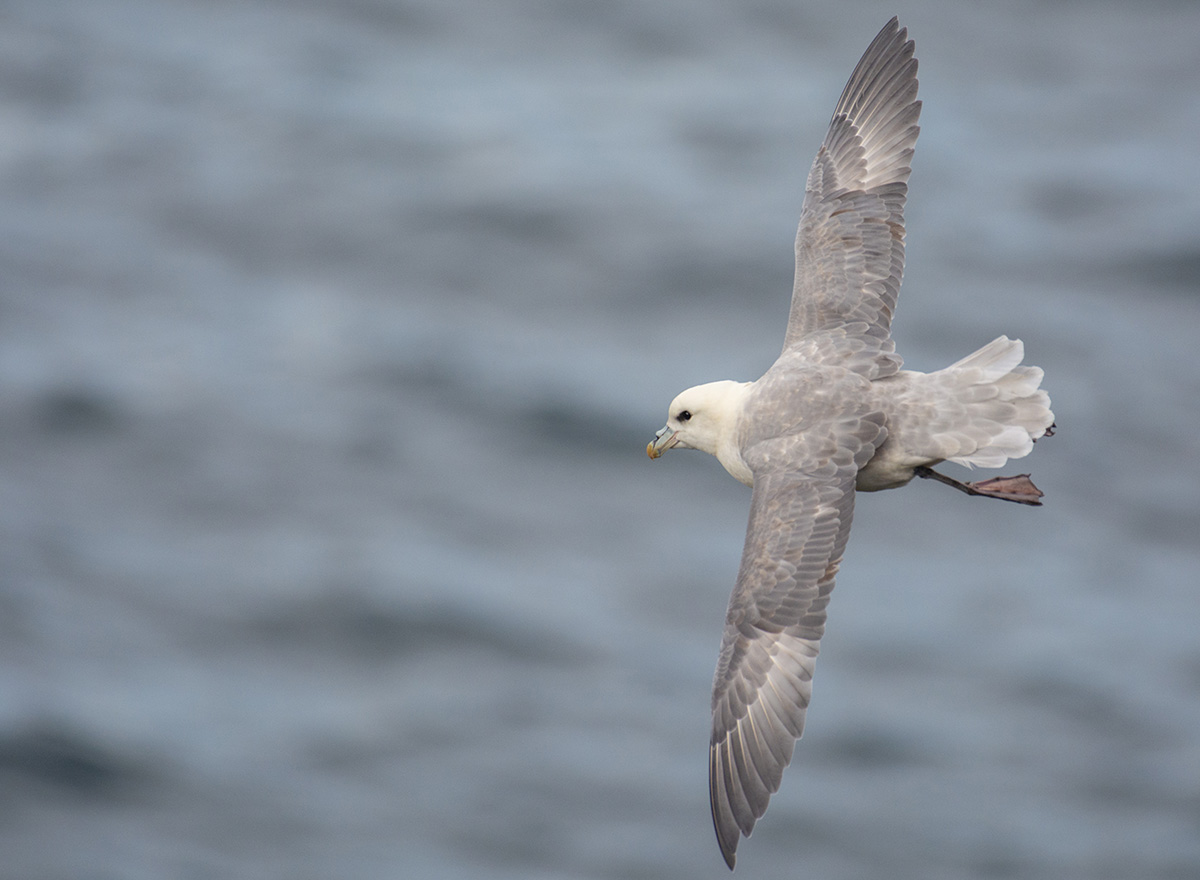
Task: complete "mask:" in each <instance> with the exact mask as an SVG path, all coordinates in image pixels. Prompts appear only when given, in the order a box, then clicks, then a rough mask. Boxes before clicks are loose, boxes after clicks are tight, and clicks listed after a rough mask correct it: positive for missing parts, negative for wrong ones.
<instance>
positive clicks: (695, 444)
mask: <svg viewBox="0 0 1200 880" xmlns="http://www.w3.org/2000/svg"><path fill="white" fill-rule="evenodd" d="M749 384H750V383H748V382H732V381H729V380H725V381H722V382H709V383H708V384H707V385H697V386H695V387H694V388H689V389H688V390H687V391H684V392H683V393H682V394H680V395H679V396H678V397H676V398H675V399H674V400H672V401H671V408H670V410H669V411H668V412H667V423H666V424H665V425H663V427H662V428H660V429H659V431H658V433H656V434H655V435H654V440H653V441H652V442H651V443H650V445H648V446H647V447H646V454H647V455H649V456H650V457H651V458H658V457H659V456H660V455H662V454H663V453H664V452H666V451H667V450H668V449H672V448H674V447H676V446H679V447H681V448H683V449H699V450H700V451H701V452H707V453H709V454H710V455H716V456H717V457H718V458H720V457H721V456H720V454H719V453H720V450H721V449H722V447H723V446H727V445H728V444H730V443H732V442H733V440H734V437H733V434H734V431H735V429H736V427H737V423H738V416H739V415H740V413H741V409H742V401H743V398H744V395H745V389H746V387H747V386H748V385H749Z"/></svg>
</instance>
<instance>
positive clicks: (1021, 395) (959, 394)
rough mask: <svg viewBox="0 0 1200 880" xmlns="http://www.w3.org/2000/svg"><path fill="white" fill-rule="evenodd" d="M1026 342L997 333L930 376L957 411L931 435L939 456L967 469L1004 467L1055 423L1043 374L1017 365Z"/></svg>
mask: <svg viewBox="0 0 1200 880" xmlns="http://www.w3.org/2000/svg"><path fill="white" fill-rule="evenodd" d="M1024 356H1025V346H1024V345H1023V344H1022V342H1021V340H1019V339H1009V338H1008V337H1007V336H1001V337H999V338H998V339H994V340H992V341H991V342H989V343H988V344H987V345H985V346H984V347H983V348H981V349H979V350H978V351H976V352H974V353H973V354H969V355H967V356H966V357H965V358H963V359H962V360H960V361H958V362H957V363H955V364H951V365H950V366H949V367H946V368H945V369H944V370H938V371H937V372H936V373H931V374H930V378H931V379H933V380H934V381H936V382H938V383H939V384H941V385H943V387H944V388H945V390H946V393H947V397H948V401H947V403H948V405H949V406H951V407H952V408H953V409H955V410H958V411H959V412H957V413H956V414H955V418H953V419H952V420H950V424H949V425H947V427H946V428H944V429H943V430H941V431H939V432H938V433H937V434H935V436H934V437H933V440H934V441H935V443H937V444H938V447H939V449H940V450H941V451H942V452H943V453H944V454H943V455H942V458H944V459H945V460H947V461H952V462H954V463H955V464H961V465H966V466H967V467H973V466H975V467H1002V466H1003V465H1004V463H1005V462H1006V461H1008V459H1010V458H1021V457H1022V456H1025V455H1028V454H1029V453H1030V451H1031V450H1032V449H1033V441H1035V440H1037V439H1038V438H1039V437H1041V436H1043V435H1044V434H1045V433H1046V431H1047V430H1048V429H1049V428H1050V426H1051V425H1052V424H1053V422H1054V413H1052V412H1051V411H1050V395H1048V394H1047V393H1046V392H1045V391H1043V390H1042V389H1041V388H1040V387H1039V386H1040V385H1041V382H1042V376H1043V373H1042V371H1041V369H1039V368H1038V367H1031V366H1026V365H1023V364H1022V363H1021V360H1022V358H1024Z"/></svg>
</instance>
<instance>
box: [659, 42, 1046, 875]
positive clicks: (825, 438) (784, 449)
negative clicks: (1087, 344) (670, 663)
mask: <svg viewBox="0 0 1200 880" xmlns="http://www.w3.org/2000/svg"><path fill="white" fill-rule="evenodd" d="M916 72H917V62H916V59H915V58H914V57H913V43H912V42H911V41H909V40H908V39H907V33H906V31H905V30H904V29H902V28H900V26H899V24H898V23H897V21H896V19H892V20H891V21H890V22H888V24H887V25H886V26H885V27H884V28H883V30H882V31H880V33H879V35H878V36H877V37H876V38H875V40H874V41H873V42H872V43H871V45H870V46H869V47H868V48H867V50H866V52H865V53H864V55H863V56H862V59H861V60H860V61H859V63H858V66H857V67H856V68H855V70H854V73H853V74H852V75H851V77H850V80H849V82H848V83H847V84H846V88H845V90H844V91H843V93H842V96H841V99H840V100H839V102H838V105H837V109H836V110H835V111H834V115H833V119H832V121H831V123H830V126H829V131H828V133H827V134H826V136H825V140H824V142H823V143H822V145H821V148H820V150H819V151H818V153H817V157H816V159H815V161H814V162H813V166H812V170H811V171H810V173H809V176H808V182H807V186H806V192H805V197H804V205H803V208H802V210H801V217H800V225H799V230H798V232H797V235H796V278H795V286H794V289H793V294H792V306H791V312H790V314H789V318H788V326H787V332H786V335H785V341H784V348H783V352H782V354H781V355H780V357H779V359H778V360H777V361H776V362H775V364H774V365H773V366H772V367H771V368H770V369H769V370H768V371H767V372H766V373H765V374H764V375H763V376H762V378H760V379H759V380H758V381H756V382H729V381H726V382H714V383H709V384H707V385H700V386H696V387H694V388H690V389H688V390H687V391H684V392H683V393H682V394H680V395H679V396H678V397H677V398H676V399H675V400H674V401H673V402H672V404H671V409H670V411H669V413H668V421H667V424H666V426H664V428H663V429H662V430H660V431H659V432H658V434H657V435H656V439H655V440H654V442H653V443H651V444H650V446H649V447H648V451H649V453H650V456H651V457H652V458H657V457H658V456H659V455H661V454H662V453H663V452H665V451H666V450H667V449H670V448H673V447H677V446H678V447H681V448H695V449H701V450H704V451H706V452H710V453H712V454H713V455H716V456H717V458H718V459H720V461H721V463H722V464H723V465H724V466H725V468H726V470H728V471H729V472H730V473H731V474H732V475H733V476H735V477H736V478H737V479H739V480H741V481H742V482H743V483H746V484H747V485H750V486H752V487H753V494H752V496H751V501H750V521H749V524H748V526H747V530H746V542H745V547H744V549H743V552H742V561H741V566H740V568H739V571H738V576H737V583H736V585H735V587H734V590H733V595H732V597H731V599H730V602H729V609H728V612H727V614H726V618H725V629H724V634H723V636H722V640H721V650H720V655H719V659H718V662H717V670H716V675H715V677H714V680H713V694H712V717H713V727H712V738H711V742H710V751H709V792H710V800H711V806H712V817H713V825H714V828H715V829H716V834H717V840H718V842H719V844H720V847H721V852H722V855H723V856H724V858H725V861H726V863H727V864H728V865H729V867H730V868H733V866H734V861H735V853H736V850H737V845H738V842H739V840H740V836H742V835H745V836H748V835H749V834H750V832H751V830H752V829H753V828H754V824H755V822H756V821H757V820H758V819H759V818H760V817H761V816H762V815H763V813H764V812H765V810H766V808H767V803H768V801H769V800H770V797H771V795H772V794H773V793H774V792H775V791H777V790H778V788H779V785H780V781H781V779H782V776H783V770H784V768H785V767H786V766H787V764H788V762H789V761H790V760H791V756H792V749H793V746H794V744H795V740H796V739H798V738H799V737H800V735H801V733H802V732H803V730H804V720H805V713H806V710H807V708H808V704H809V700H810V698H811V696H812V677H813V670H814V665H815V662H816V658H817V653H818V651H819V650H820V642H821V636H822V634H823V633H824V630H825V612H826V606H827V605H828V603H829V597H830V593H831V591H832V589H833V583H834V577H835V575H836V574H837V571H838V567H839V566H840V564H841V562H842V556H843V553H844V552H845V548H846V542H847V539H848V538H849V534H850V522H851V518H852V515H853V512H854V498H855V493H856V490H865V491H874V490H878V489H889V488H895V487H898V486H902V485H904V484H906V483H907V482H909V480H911V479H912V478H913V476H914V475H918V474H919V475H921V476H929V475H930V474H929V473H928V469H929V467H930V466H931V465H933V464H937V463H938V462H941V461H945V460H951V461H955V462H958V463H961V464H965V465H968V466H971V465H981V466H985V467H999V466H1000V465H1002V464H1003V463H1004V462H1005V461H1006V460H1007V459H1009V458H1019V457H1021V456H1023V455H1026V454H1028V452H1029V451H1030V449H1031V448H1032V446H1033V441H1034V440H1036V439H1037V438H1038V437H1041V436H1043V435H1044V434H1046V433H1047V432H1048V431H1049V428H1050V427H1051V424H1052V422H1053V414H1052V413H1051V412H1050V408H1049V404H1050V400H1049V397H1048V396H1047V395H1046V392H1045V391H1042V390H1040V389H1039V387H1038V386H1039V384H1040V382H1041V379H1042V371H1041V370H1039V369H1038V368H1037V367H1030V366H1022V365H1021V359H1022V357H1023V355H1024V349H1023V346H1022V345H1021V343H1020V341H1019V340H1009V339H1007V338H1006V337H1003V336H1001V337H999V338H998V339H996V340H994V341H993V342H991V343H989V344H988V345H986V346H984V347H983V348H981V349H980V350H979V351H977V352H975V353H974V354H971V355H969V356H967V357H966V358H964V359H963V360H961V361H959V362H958V363H956V364H954V365H952V366H950V367H947V368H945V369H944V370H939V371H937V372H934V373H929V374H924V373H917V372H912V371H906V370H901V364H902V361H901V359H900V357H899V356H898V355H897V354H895V347H894V344H893V342H892V339H891V337H890V335H889V334H890V328H891V321H892V316H893V314H894V311H895V307H896V297H897V294H898V292H899V289H900V282H901V278H902V276H903V272H904V203H905V197H906V195H907V190H908V183H907V181H908V177H909V173H910V162H911V159H912V155H913V148H914V145H915V144H916V140H917V134H918V130H919V129H918V127H917V117H918V115H919V114H920V108H921V105H920V102H919V101H917V99H916V96H917V78H916ZM935 476H937V477H938V478H939V479H941V480H942V481H943V482H950V483H952V484H956V485H957V486H958V488H961V489H963V491H968V492H970V494H991V495H993V496H994V497H1003V498H1006V499H1007V500H1015V501H1022V502H1023V503H1028V504H1036V503H1038V502H1037V500H1036V498H1033V497H1032V495H1029V492H1030V490H1031V491H1032V492H1034V493H1037V496H1038V497H1040V495H1041V493H1040V492H1038V491H1037V489H1036V488H1035V487H1033V484H1032V483H1028V487H1029V488H1028V489H1026V488H1025V486H1024V483H1022V482H1021V481H1025V482H1027V478H1026V477H1024V476H1022V477H1020V478H997V480H999V481H1005V482H1004V486H1003V489H1000V488H996V487H994V486H989V484H990V483H994V482H996V481H987V482H985V483H977V484H957V483H956V481H953V480H950V479H949V478H947V477H942V476H941V475H935ZM1013 480H1016V481H1017V484H1016V485H1015V488H1014V484H1013V483H1012V481H1013ZM1026 496H1028V497H1026Z"/></svg>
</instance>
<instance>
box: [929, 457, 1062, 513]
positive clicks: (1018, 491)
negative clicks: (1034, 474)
mask: <svg viewBox="0 0 1200 880" xmlns="http://www.w3.org/2000/svg"><path fill="white" fill-rule="evenodd" d="M914 471H915V473H916V475H917V476H918V477H924V478H925V479H929V480H937V481H938V482H939V483H945V484H946V485H947V486H953V487H954V488H955V489H957V490H958V491H960V492H965V493H966V494H968V495H982V496H984V497H985V498H999V499H1000V500H1001V501H1014V502H1016V503H1017V504H1029V505H1031V506H1033V507H1041V505H1042V501H1041V499H1042V494H1043V493H1042V490H1041V489H1039V488H1038V487H1037V486H1035V485H1033V480H1031V479H1029V474H1017V476H1015V477H992V478H991V479H988V480H980V481H979V482H976V483H963V482H961V481H959V480H956V479H954V478H952V477H947V476H946V475H945V474H939V473H938V472H937V471H935V470H933V469H932V468H927V467H918V468H915V469H914Z"/></svg>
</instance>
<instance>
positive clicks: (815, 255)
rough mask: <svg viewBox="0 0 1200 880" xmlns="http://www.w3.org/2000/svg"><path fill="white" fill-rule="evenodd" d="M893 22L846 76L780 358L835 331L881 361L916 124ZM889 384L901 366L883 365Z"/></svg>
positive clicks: (820, 160) (900, 261)
mask: <svg viewBox="0 0 1200 880" xmlns="http://www.w3.org/2000/svg"><path fill="white" fill-rule="evenodd" d="M907 35H908V32H907V31H906V30H905V29H903V28H901V27H900V26H899V24H898V22H897V21H896V19H894V18H893V19H892V20H891V21H890V22H888V23H887V25H885V26H884V28H883V30H881V31H880V32H879V35H878V36H877V37H875V40H874V41H873V42H872V43H871V45H870V46H869V47H868V48H867V51H866V52H865V53H864V54H863V56H862V59H861V60H860V61H859V62H858V66H857V67H855V69H854V73H853V74H851V75H850V80H849V82H847V83H846V88H845V90H844V91H843V92H842V97H841V100H839V101H838V105H837V109H836V110H835V111H834V114H833V120H832V121H831V122H830V125H829V132H828V133H827V134H826V135H825V141H824V143H822V144H821V149H820V150H819V151H818V152H817V158H816V159H815V160H814V162H813V166H812V170H811V171H810V172H809V175H808V184H807V186H806V188H805V194H804V207H803V209H802V210H801V214H800V228H799V230H798V231H797V233H796V280H795V286H794V288H793V291H792V308H791V313H790V315H789V316H788V328H787V335H786V337H785V340H784V350H787V349H788V348H790V347H791V346H792V345H793V344H794V343H796V342H797V341H798V340H800V339H801V338H803V337H804V336H806V335H808V334H811V333H814V332H817V331H821V330H833V331H835V332H839V333H841V334H844V335H847V336H854V337H859V338H864V339H866V340H868V341H870V343H871V346H872V347H873V348H876V349H877V350H879V351H880V352H882V353H883V354H888V353H890V352H892V351H893V350H894V348H893V346H892V343H891V340H890V339H889V337H888V334H889V331H890V329H891V323H892V314H893V312H894V311H895V308H896V296H897V294H898V293H899V291H900V280H901V276H902V275H903V273H904V201H905V197H906V195H907V193H908V176H909V173H910V172H911V168H910V166H909V163H910V162H911V161H912V155H913V147H914V145H915V144H916V142H917V134H918V132H919V131H920V129H919V128H918V126H917V118H918V116H920V112H921V102H920V101H918V100H917V99H916V98H917V60H916V58H914V57H913V43H912V41H911V40H906V37H907ZM880 366H881V369H882V372H880V373H878V374H877V375H886V374H888V373H893V372H895V371H896V370H897V369H899V366H900V361H899V358H896V357H894V356H893V357H892V358H886V357H885V358H882V359H881V362H880Z"/></svg>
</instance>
